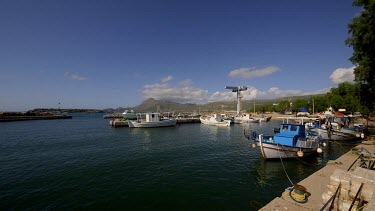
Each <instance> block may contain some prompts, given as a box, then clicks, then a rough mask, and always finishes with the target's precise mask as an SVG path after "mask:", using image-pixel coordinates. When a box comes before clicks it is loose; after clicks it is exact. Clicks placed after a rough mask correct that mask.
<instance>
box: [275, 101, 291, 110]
mask: <svg viewBox="0 0 375 211" xmlns="http://www.w3.org/2000/svg"><path fill="white" fill-rule="evenodd" d="M277 107H278V110H279V112H285V111H288V110H289V108H290V102H289V101H288V100H282V101H280V102H279V105H278V106H277Z"/></svg>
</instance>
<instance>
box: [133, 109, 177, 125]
mask: <svg viewBox="0 0 375 211" xmlns="http://www.w3.org/2000/svg"><path fill="white" fill-rule="evenodd" d="M140 116H141V115H140V114H137V117H138V119H137V120H128V123H129V127H131V128H133V127H138V128H150V127H168V126H174V125H176V123H177V120H175V119H169V118H163V119H161V117H160V114H159V113H146V114H145V117H146V119H141V118H140Z"/></svg>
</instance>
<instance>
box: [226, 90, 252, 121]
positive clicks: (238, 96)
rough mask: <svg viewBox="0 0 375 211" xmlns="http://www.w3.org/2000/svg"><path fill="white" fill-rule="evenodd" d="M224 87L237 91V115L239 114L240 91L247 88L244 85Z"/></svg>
mask: <svg viewBox="0 0 375 211" xmlns="http://www.w3.org/2000/svg"><path fill="white" fill-rule="evenodd" d="M225 88H226V89H231V90H232V92H237V115H240V112H241V98H242V95H241V91H245V90H247V87H246V86H226V87H225Z"/></svg>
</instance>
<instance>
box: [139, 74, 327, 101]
mask: <svg viewBox="0 0 375 211" xmlns="http://www.w3.org/2000/svg"><path fill="white" fill-rule="evenodd" d="M177 84H178V85H177V86H172V85H171V84H169V83H156V84H147V85H144V86H143V91H142V94H143V97H144V98H145V99H147V98H154V99H157V100H167V101H172V102H178V103H207V102H215V101H232V100H234V99H236V93H233V92H231V91H229V90H226V91H223V92H215V93H213V94H209V92H208V90H204V89H200V88H197V87H194V86H193V82H192V81H191V80H190V79H187V80H184V81H181V82H179V83H177ZM247 88H248V89H247V90H246V91H243V92H241V94H242V96H243V98H242V99H243V100H253V99H273V98H279V97H288V96H302V95H313V94H324V93H327V92H329V91H330V88H325V89H320V90H316V91H312V92H304V91H301V90H282V89H280V88H278V87H271V88H269V89H268V90H265V91H261V90H259V89H257V88H255V87H253V86H247Z"/></svg>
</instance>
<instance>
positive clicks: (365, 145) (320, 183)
mask: <svg viewBox="0 0 375 211" xmlns="http://www.w3.org/2000/svg"><path fill="white" fill-rule="evenodd" d="M368 140H369V141H365V142H362V143H361V144H359V145H358V146H357V147H355V149H354V150H352V151H349V152H347V153H346V154H344V155H343V156H341V157H340V158H338V159H336V160H335V161H334V162H330V163H328V164H327V165H326V166H325V167H323V168H322V169H320V170H318V171H317V172H315V173H314V174H312V175H310V176H309V177H307V178H306V179H304V180H302V181H301V182H299V183H298V184H299V185H302V186H304V187H305V188H306V189H307V192H309V193H310V196H309V197H308V201H307V203H298V202H295V201H294V200H293V199H292V198H291V197H290V196H289V190H286V191H285V192H284V193H283V194H282V196H280V197H277V198H275V199H274V200H272V201H271V202H270V203H268V204H267V205H266V206H264V207H263V208H261V209H260V210H283V211H286V210H320V209H321V208H322V207H323V206H324V204H325V202H326V201H327V194H328V195H329V194H330V195H333V194H332V191H331V190H332V189H336V188H337V186H338V184H337V186H336V187H332V183H333V181H332V180H336V179H335V178H336V177H337V176H335V175H344V174H343V172H345V173H346V172H347V174H348V175H353V174H354V176H350V177H347V178H345V179H344V177H343V176H341V177H342V178H341V180H342V181H341V182H342V183H348V184H349V183H350V184H351V185H353V184H354V183H353V181H352V180H351V179H350V178H352V177H353V178H358V175H356V173H355V171H357V172H358V171H359V172H360V171H363V170H361V169H359V170H357V168H360V167H359V164H360V162H359V160H357V161H356V159H357V158H358V157H359V154H357V153H354V152H355V151H356V150H358V149H359V150H362V151H366V153H369V154H370V156H369V157H370V159H374V157H375V137H374V136H372V137H369V138H368ZM354 161H356V162H355V164H354V165H353V166H352V167H351V170H350V171H347V170H348V168H349V167H350V166H351V165H352V164H353V163H354ZM366 170H368V169H366ZM368 171H371V172H372V173H367V175H370V177H372V176H371V175H374V174H373V172H374V170H368ZM340 172H341V173H340ZM348 178H349V179H348ZM368 180H370V182H368V181H367V182H366V183H367V184H365V186H367V187H366V188H367V192H368V191H370V192H371V191H372V192H374V188H375V185H371V184H372V181H375V178H368ZM363 181H365V180H363ZM363 181H362V182H363ZM348 184H347V185H348ZM353 186H354V185H353ZM286 188H287V187H286ZM348 188H349V189H350V188H352V189H353V190H352V192H351V193H350V194H347V195H353V192H356V191H357V190H358V187H357V188H354V187H346V189H345V188H344V187H342V188H341V190H340V196H339V197H341V200H343V199H344V198H345V197H346V195H345V193H344V190H348ZM354 189H355V190H354ZM354 194H355V193H354ZM371 195H372V199H367V200H368V202H369V203H368V204H367V206H366V207H365V208H364V210H374V209H373V208H374V207H375V204H374V203H375V193H374V194H371ZM336 201H339V200H338V199H336ZM349 201H350V200H349ZM342 204H343V203H342ZM342 204H341V205H336V206H335V210H339V209H337V208H338V207H339V208H342V206H343V205H342ZM328 207H329V206H327V207H326V209H325V210H327V209H328ZM354 208H355V207H354ZM340 210H341V209H340ZM342 210H345V208H344V209H342ZM346 210H347V209H346Z"/></svg>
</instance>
